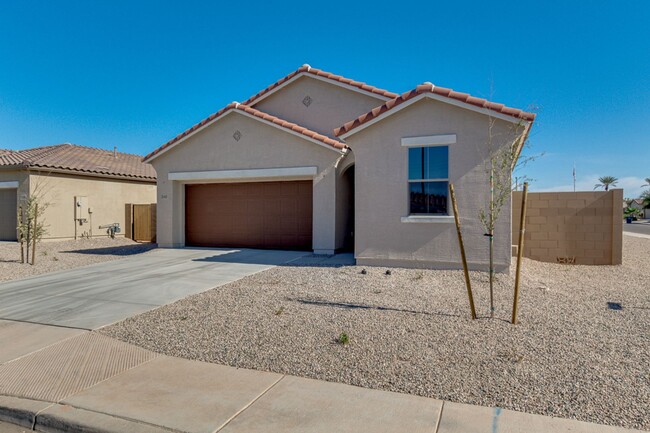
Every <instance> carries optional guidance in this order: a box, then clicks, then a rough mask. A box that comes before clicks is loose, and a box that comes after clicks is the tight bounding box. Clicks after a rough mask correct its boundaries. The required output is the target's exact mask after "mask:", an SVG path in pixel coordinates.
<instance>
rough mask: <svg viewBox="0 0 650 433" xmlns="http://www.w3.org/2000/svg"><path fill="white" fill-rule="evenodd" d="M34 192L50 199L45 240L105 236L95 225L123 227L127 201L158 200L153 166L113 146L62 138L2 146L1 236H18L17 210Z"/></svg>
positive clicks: (0, 172) (45, 198) (0, 165)
mask: <svg viewBox="0 0 650 433" xmlns="http://www.w3.org/2000/svg"><path fill="white" fill-rule="evenodd" d="M33 194H38V195H40V196H41V197H42V198H41V203H48V206H47V208H46V210H45V212H44V215H43V220H44V222H45V224H46V230H47V233H46V234H45V236H44V237H43V239H74V238H77V237H81V236H106V230H100V229H99V226H102V225H107V224H113V223H119V224H120V227H121V228H123V227H124V220H125V204H126V203H155V202H156V171H155V170H154V169H153V167H152V166H151V164H146V163H144V162H142V157H141V156H139V155H130V154H126V153H122V152H117V151H116V150H115V149H114V150H112V151H108V150H102V149H95V148H91V147H84V146H78V145H73V144H67V143H66V144H59V145H54V146H45V147H37V148H32V149H25V150H0V240H16V237H17V234H16V226H17V213H18V209H19V207H20V206H21V205H23V206H24V203H25V201H26V200H27V198H28V197H29V196H30V195H33ZM121 234H122V235H123V234H124V229H122V233H121Z"/></svg>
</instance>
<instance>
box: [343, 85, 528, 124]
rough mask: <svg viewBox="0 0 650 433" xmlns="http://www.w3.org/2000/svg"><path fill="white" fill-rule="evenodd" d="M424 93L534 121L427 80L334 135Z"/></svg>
mask: <svg viewBox="0 0 650 433" xmlns="http://www.w3.org/2000/svg"><path fill="white" fill-rule="evenodd" d="M426 93H433V94H436V95H440V96H443V97H446V98H449V99H454V100H457V101H460V102H464V103H466V104H470V105H474V106H477V107H481V108H485V109H488V110H490V111H494V112H497V113H500V114H504V115H508V116H512V117H515V118H518V119H521V120H524V121H527V122H533V121H535V117H536V115H535V113H529V112H526V111H523V110H520V109H518V108H512V107H507V106H505V105H504V104H501V103H498V102H490V101H488V100H487V99H484V98H479V97H475V96H472V95H470V94H469V93H462V92H456V91H454V90H453V89H448V88H445V87H438V86H435V85H433V84H431V83H429V82H427V83H423V84H419V85H417V86H416V87H415V89H411V90H409V91H407V92H404V93H402V94H401V95H399V96H397V97H395V98H393V99H391V100H389V101H386V102H385V103H383V104H382V105H380V106H379V107H375V108H373V109H372V110H370V111H369V112H367V113H365V114H362V115H361V116H359V117H357V118H356V119H353V120H351V121H349V122H346V123H344V124H343V125H342V126H340V127H338V128H336V129H334V135H335V136H337V137H339V136H341V135H343V134H346V133H348V132H350V131H352V130H353V129H355V128H357V127H359V126H361V125H363V124H364V123H366V122H369V121H371V120H373V119H375V118H377V117H379V116H381V115H382V114H384V113H385V112H387V111H389V110H392V109H393V108H395V107H397V106H399V105H400V104H402V103H404V102H406V101H408V100H410V99H413V98H415V97H416V96H419V95H422V94H426Z"/></svg>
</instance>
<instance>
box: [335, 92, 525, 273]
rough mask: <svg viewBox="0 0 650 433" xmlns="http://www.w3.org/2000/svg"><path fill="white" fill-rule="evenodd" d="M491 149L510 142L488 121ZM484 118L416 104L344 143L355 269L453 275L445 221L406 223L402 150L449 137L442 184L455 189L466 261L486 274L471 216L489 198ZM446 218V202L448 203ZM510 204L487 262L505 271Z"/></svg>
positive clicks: (454, 252)
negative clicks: (415, 140) (414, 141)
mask: <svg viewBox="0 0 650 433" xmlns="http://www.w3.org/2000/svg"><path fill="white" fill-rule="evenodd" d="M495 122H496V123H495V125H494V127H493V140H494V145H495V146H498V145H499V144H502V143H505V142H508V141H512V139H514V137H515V136H516V133H514V132H513V131H512V127H513V126H514V125H513V124H511V123H509V122H506V121H503V120H496V121H495ZM488 126H489V117H488V116H486V115H484V114H480V113H476V112H473V111H470V110H466V109H463V108H460V107H456V106H454V105H450V104H446V103H443V102H438V101H433V100H429V99H424V100H421V101H418V102H415V103H414V104H413V105H411V106H408V107H406V108H404V109H403V110H401V111H399V112H397V113H395V114H393V115H392V116H390V117H387V118H385V119H383V120H382V121H380V122H378V123H375V124H374V125H371V126H369V127H368V128H366V129H364V130H361V131H359V132H357V133H356V134H354V135H351V136H350V137H348V139H347V140H346V142H347V143H348V145H349V146H350V147H351V148H352V150H353V152H354V154H355V160H356V191H355V201H356V216H355V223H356V229H355V235H356V236H355V256H356V258H357V263H359V264H368V265H390V264H393V265H396V266H409V267H433V268H459V267H460V266H461V262H460V253H459V249H458V240H457V234H456V229H455V225H454V222H453V218H448V219H446V220H445V221H444V222H437V223H407V222H402V221H401V217H406V216H408V214H409V193H408V148H406V147H403V146H402V145H401V139H402V138H404V137H418V136H431V135H439V134H456V137H457V138H456V140H457V142H456V143H454V144H450V145H449V181H450V182H452V183H453V184H454V186H455V189H456V195H457V199H458V208H459V213H460V219H461V223H462V228H463V238H464V241H465V247H466V250H467V259H468V262H469V265H470V267H471V268H473V269H482V270H486V269H487V263H488V240H487V238H486V237H485V236H484V235H483V234H484V233H485V230H484V229H483V227H482V225H481V223H480V221H479V219H478V214H479V209H481V208H482V207H485V206H486V205H487V203H488V199H489V189H488V184H489V178H488V175H487V173H486V165H485V160H486V157H487V143H488V135H489V132H488V131H489V129H488ZM448 207H449V211H450V215H451V202H449V205H448ZM510 215H511V212H510V202H508V203H506V204H505V207H504V209H503V211H502V213H501V216H500V218H499V219H498V221H497V224H496V228H495V255H494V257H495V263H496V267H497V270H498V271H507V270H508V269H509V266H510V256H511V227H510Z"/></svg>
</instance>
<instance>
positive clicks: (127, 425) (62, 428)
mask: <svg viewBox="0 0 650 433" xmlns="http://www.w3.org/2000/svg"><path fill="white" fill-rule="evenodd" d="M0 421H4V422H8V423H11V424H15V425H18V426H20V427H25V428H26V429H29V430H32V429H33V430H35V431H38V432H43V433H122V432H129V433H131V432H133V433H170V432H175V431H176V430H171V429H168V428H165V427H160V426H154V425H151V424H146V423H142V422H138V421H132V420H128V419H124V418H118V417H114V416H111V415H106V414H103V413H99V412H93V411H88V410H84V409H79V408H76V407H72V406H68V405H64V404H57V403H51V402H47V401H40V400H30V399H25V398H19V397H10V396H5V395H0Z"/></svg>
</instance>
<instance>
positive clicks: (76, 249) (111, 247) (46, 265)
mask: <svg viewBox="0 0 650 433" xmlns="http://www.w3.org/2000/svg"><path fill="white" fill-rule="evenodd" d="M155 247H156V244H139V243H137V242H133V241H132V240H130V239H125V238H121V237H119V238H115V239H110V238H109V237H106V238H93V239H78V240H69V241H44V242H40V243H38V244H37V245H36V264H35V265H34V266H32V265H28V264H21V263H20V244H18V243H16V242H0V281H8V280H17V279H19V278H25V277H30V276H32V275H38V274H45V273H47V272H53V271H61V270H64V269H71V268H77V267H80V266H86V265H91V264H93V263H100V262H106V261H109V260H116V259H121V258H124V257H125V256H129V255H132V254H141V253H144V252H146V251H149V250H151V249H152V248H155ZM29 254H30V261H31V254H32V252H31V250H30V252H29Z"/></svg>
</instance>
